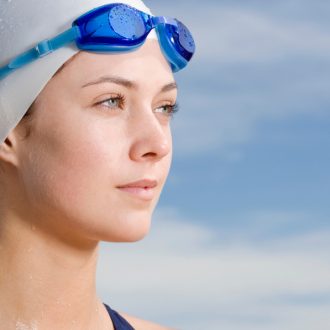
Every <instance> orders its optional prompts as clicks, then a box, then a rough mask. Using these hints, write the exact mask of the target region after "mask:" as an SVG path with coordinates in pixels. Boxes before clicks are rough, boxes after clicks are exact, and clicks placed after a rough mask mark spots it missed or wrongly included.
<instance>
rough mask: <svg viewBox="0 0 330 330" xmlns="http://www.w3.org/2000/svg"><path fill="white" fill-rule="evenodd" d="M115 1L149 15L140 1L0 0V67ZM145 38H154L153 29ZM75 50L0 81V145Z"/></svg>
mask: <svg viewBox="0 0 330 330" xmlns="http://www.w3.org/2000/svg"><path fill="white" fill-rule="evenodd" d="M117 2H120V3H125V4H128V5H130V6H133V7H135V8H137V9H139V10H141V11H144V12H146V13H149V14H151V13H150V10H149V8H148V7H146V6H145V4H144V3H143V2H142V1H141V0H120V1H111V0H110V1H109V0H108V1H107V0H0V67H2V66H4V65H6V64H7V63H8V62H9V61H10V60H11V59H13V58H14V57H16V56H17V55H19V54H21V53H23V52H24V51H26V50H28V49H30V48H32V47H34V46H35V45H36V44H38V43H39V42H40V41H42V40H44V39H49V38H52V37H54V36H56V35H57V34H59V33H61V32H64V31H65V30H67V29H69V28H70V27H71V25H72V22H73V21H74V20H75V19H76V18H77V17H79V16H80V15H82V14H84V13H85V12H87V11H89V10H91V9H93V8H96V7H99V6H102V5H105V4H109V3H117ZM148 38H155V39H156V38H157V36H156V33H155V32H154V30H152V31H151V32H150V33H149V35H148ZM78 51H79V49H78V48H77V47H76V46H75V44H74V43H72V44H71V45H69V46H65V47H62V48H60V49H58V50H56V51H55V52H54V53H52V54H50V55H47V56H45V57H43V58H40V59H38V60H37V61H34V62H32V63H30V64H28V65H26V66H24V67H22V68H20V69H19V70H16V71H14V72H13V73H11V74H10V75H9V76H7V77H6V78H4V79H3V80H0V143H2V142H3V141H4V140H5V138H6V137H7V135H8V133H9V132H10V131H11V130H12V129H13V128H14V127H15V126H16V125H17V124H18V123H19V121H20V120H21V119H22V117H23V116H24V114H25V112H26V111H27V110H28V108H29V107H30V105H31V104H32V103H33V101H34V100H35V98H36V97H37V96H38V94H39V93H40V92H41V90H42V89H43V88H44V86H45V85H46V84H47V82H48V81H49V80H50V79H51V77H52V76H53V75H54V73H55V72H56V71H57V70H58V69H59V68H60V67H61V66H62V65H63V64H64V63H65V62H66V61H67V60H68V59H69V58H70V57H72V56H73V55H74V54H76V53H77V52H78Z"/></svg>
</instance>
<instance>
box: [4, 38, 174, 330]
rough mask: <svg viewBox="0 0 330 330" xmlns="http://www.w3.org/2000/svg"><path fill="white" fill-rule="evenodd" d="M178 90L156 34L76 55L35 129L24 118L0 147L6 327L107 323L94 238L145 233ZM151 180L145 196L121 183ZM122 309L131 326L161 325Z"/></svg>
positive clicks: (48, 94)
mask: <svg viewBox="0 0 330 330" xmlns="http://www.w3.org/2000/svg"><path fill="white" fill-rule="evenodd" d="M104 77H107V78H106V79H104ZM109 77H111V79H109ZM113 77H116V81H115V82H114V81H113ZM100 80H101V81H102V82H100ZM110 80H112V81H110ZM127 81H129V82H130V83H128V82H127ZM96 82H98V83H96ZM85 85H88V86H85ZM83 86H85V87H83ZM119 94H121V95H123V96H124V98H125V101H124V103H123V104H121V102H118V100H116V99H115V98H118V95H119ZM176 97H177V90H176V87H175V83H174V78H173V75H172V72H171V69H170V67H169V65H168V63H167V61H166V60H165V58H164V56H163V55H162V53H161V50H160V48H159V45H158V42H157V41H156V40H147V41H146V43H145V44H144V45H143V46H142V47H141V48H139V49H138V50H137V51H134V52H130V53H126V54H123V53H122V54H117V55H109V54H107V55H105V54H92V53H86V52H81V53H79V54H78V55H77V56H76V57H75V58H74V59H73V60H71V61H70V62H69V63H68V64H66V66H65V67H64V69H63V70H61V71H60V72H59V73H58V74H57V75H56V76H54V77H53V78H52V79H51V80H50V81H49V82H48V84H47V86H46V87H45V88H44V89H43V90H42V92H41V93H40V94H39V96H38V98H37V100H36V102H35V109H34V113H33V119H32V122H31V133H30V134H29V135H28V136H27V137H26V138H24V134H25V133H24V132H25V131H26V127H25V125H23V124H19V125H18V126H17V127H16V128H15V129H14V130H12V131H11V132H10V134H9V135H8V137H7V139H6V141H5V142H3V143H2V144H1V146H0V164H1V173H0V174H1V175H0V177H1V180H2V182H1V187H2V188H3V196H2V201H3V202H2V205H1V206H0V264H1V268H0V309H1V313H0V324H1V325H2V327H3V328H5V329H15V330H16V329H31V330H32V329H33V330H36V329H38V330H46V329H47V330H52V329H54V330H55V329H70V330H71V329H72V330H75V329H77V330H78V329H79V330H83V329H86V330H87V329H90V330H92V329H93V330H95V329H100V330H103V329H104V330H105V329H107V330H108V329H113V325H112V323H111V321H110V318H109V316H108V314H107V312H106V310H105V308H104V306H103V305H102V301H101V300H100V299H99V298H98V297H97V294H96V287H95V286H96V285H95V274H96V265H97V258H98V249H99V242H100V241H107V242H134V241H138V240H140V239H142V238H143V237H144V236H145V235H146V234H147V233H148V231H149V228H150V223H151V215H152V212H153V210H154V208H155V206H156V204H157V201H158V199H159V196H160V193H161V190H162V188H163V185H164V183H165V181H166V178H167V175H168V172H169V168H170V163H171V157H172V139H171V129H170V116H168V114H167V113H168V112H167V110H168V107H167V105H169V104H174V103H175V101H176ZM109 98H112V101H110V103H109V101H108V102H103V103H102V104H100V102H101V101H104V100H107V99H109ZM146 178H147V179H153V180H157V186H156V188H154V194H153V196H152V199H151V200H147V201H146V200H141V199H140V198H137V197H136V196H135V195H132V194H130V193H128V192H125V191H122V190H120V189H119V188H118V186H120V185H125V184H127V183H130V182H134V181H137V180H141V179H146ZM107 303H108V304H109V305H110V306H111V302H107ZM119 312H120V313H121V311H119ZM121 314H122V315H123V316H125V317H126V318H127V320H128V321H129V322H130V323H131V324H132V325H133V326H134V327H135V328H136V329H137V330H140V329H141V330H148V329H154V330H161V329H168V328H165V327H162V326H159V325H156V324H153V323H150V322H147V321H143V320H140V319H137V318H135V317H132V316H129V315H127V314H125V313H121Z"/></svg>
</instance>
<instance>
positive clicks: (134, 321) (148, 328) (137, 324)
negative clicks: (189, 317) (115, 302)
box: [119, 312, 175, 330]
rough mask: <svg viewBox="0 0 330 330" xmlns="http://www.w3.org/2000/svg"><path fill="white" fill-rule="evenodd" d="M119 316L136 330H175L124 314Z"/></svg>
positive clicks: (121, 313)
mask: <svg viewBox="0 0 330 330" xmlns="http://www.w3.org/2000/svg"><path fill="white" fill-rule="evenodd" d="M119 314H120V315H121V316H122V317H124V318H125V319H126V320H127V322H129V323H130V324H131V325H132V326H133V327H134V329H135V330H175V329H173V328H168V327H164V326H162V325H159V324H156V323H153V322H150V321H146V320H142V319H139V318H137V317H135V316H131V315H128V314H126V313H123V312H119Z"/></svg>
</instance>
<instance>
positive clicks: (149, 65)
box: [60, 40, 174, 87]
mask: <svg viewBox="0 0 330 330" xmlns="http://www.w3.org/2000/svg"><path fill="white" fill-rule="evenodd" d="M60 75H61V76H62V77H61V78H62V79H68V78H69V79H71V80H73V81H75V82H76V83H77V84H79V86H81V87H82V86H86V85H87V84H90V83H91V82H93V81H97V80H99V79H102V77H120V78H122V79H123V80H127V81H131V82H134V83H135V84H138V85H141V84H143V85H145V84H164V83H168V84H169V83H173V82H174V77H173V72H172V70H171V67H170V65H169V64H168V62H167V60H166V59H165V57H164V55H163V54H162V52H161V50H160V48H159V44H158V42H157V41H155V40H147V41H146V42H145V44H144V45H143V46H142V47H140V48H139V49H138V50H136V51H134V52H127V53H119V54H97V53H90V52H85V51H81V52H79V53H78V54H76V55H75V56H74V57H72V58H71V59H70V60H69V61H68V62H66V64H65V65H64V67H63V69H62V70H61V72H60Z"/></svg>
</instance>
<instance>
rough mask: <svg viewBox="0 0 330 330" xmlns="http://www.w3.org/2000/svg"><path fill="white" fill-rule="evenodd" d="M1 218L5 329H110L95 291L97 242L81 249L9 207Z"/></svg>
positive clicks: (0, 297) (0, 302) (0, 292)
mask: <svg viewBox="0 0 330 330" xmlns="http://www.w3.org/2000/svg"><path fill="white" fill-rule="evenodd" d="M0 224H1V229H0V264H1V268H0V310H1V313H0V324H1V325H2V326H4V325H8V326H4V328H5V329H29V330H44V329H47V330H49V329H77V330H78V329H79V330H82V329H86V330H87V329H112V325H111V321H110V319H109V316H108V315H107V313H106V311H105V309H104V306H103V305H102V302H101V301H100V300H99V299H98V298H97V294H96V285H95V276H96V265H97V258H98V244H97V242H96V243H95V244H91V245H90V247H89V248H88V249H87V248H84V249H79V248H77V246H72V245H69V244H67V243H65V242H64V241H63V240H56V239H55V238H54V237H50V235H47V233H45V232H43V231H42V229H41V228H39V227H38V226H35V225H27V224H26V222H24V221H22V219H19V218H18V217H17V216H15V215H13V214H9V213H7V214H6V215H4V217H3V216H1V220H0Z"/></svg>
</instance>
